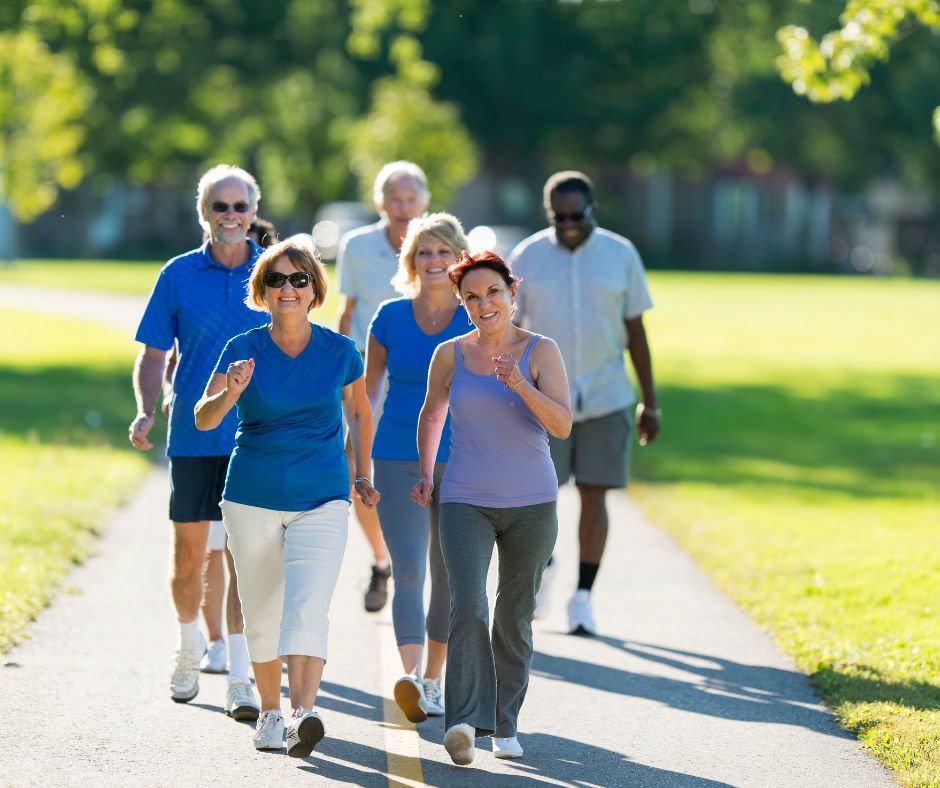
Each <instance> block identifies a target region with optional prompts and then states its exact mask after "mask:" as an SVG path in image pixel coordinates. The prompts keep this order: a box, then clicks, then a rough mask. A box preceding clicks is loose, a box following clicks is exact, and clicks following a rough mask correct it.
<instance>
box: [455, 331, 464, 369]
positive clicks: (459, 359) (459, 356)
mask: <svg viewBox="0 0 940 788" xmlns="http://www.w3.org/2000/svg"><path fill="white" fill-rule="evenodd" d="M454 365H455V366H454V371H455V372H457V371H460V372H463V370H464V365H463V353H462V352H461V350H460V338H459V337H455V338H454Z"/></svg>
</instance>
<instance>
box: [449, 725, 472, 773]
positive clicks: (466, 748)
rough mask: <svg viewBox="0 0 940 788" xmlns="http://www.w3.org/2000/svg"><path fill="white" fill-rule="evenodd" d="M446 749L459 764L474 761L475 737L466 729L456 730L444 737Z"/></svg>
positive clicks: (462, 764) (464, 764)
mask: <svg viewBox="0 0 940 788" xmlns="http://www.w3.org/2000/svg"><path fill="white" fill-rule="evenodd" d="M444 749H445V750H447V754H448V755H449V756H450V759H451V760H452V761H453V762H454V763H456V764H457V765H458V766H466V765H467V764H469V763H473V749H474V743H473V738H472V737H471V736H470V734H469V733H467V732H466V731H454V732H453V733H452V734H450V735H449V736H445V737H444Z"/></svg>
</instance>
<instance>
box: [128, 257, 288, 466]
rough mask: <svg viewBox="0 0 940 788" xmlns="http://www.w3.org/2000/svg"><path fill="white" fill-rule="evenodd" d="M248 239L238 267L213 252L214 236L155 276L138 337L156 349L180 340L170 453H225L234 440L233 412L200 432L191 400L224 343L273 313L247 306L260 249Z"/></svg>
mask: <svg viewBox="0 0 940 788" xmlns="http://www.w3.org/2000/svg"><path fill="white" fill-rule="evenodd" d="M246 243H248V244H250V245H251V258H250V259H249V260H248V262H247V263H245V264H244V265H240V266H237V267H236V268H229V267H228V266H225V265H222V264H221V263H217V262H216V261H215V260H213V259H212V257H211V255H210V254H209V243H208V241H207V242H206V243H204V244H203V245H202V246H201V247H200V248H199V249H194V250H193V251H191V252H187V253H186V254H182V255H180V256H179V257H174V258H173V259H172V260H170V262H168V263H167V264H166V265H165V266H163V269H162V270H161V271H160V274H159V276H158V277H157V282H156V284H155V285H154V287H153V292H152V293H151V294H150V300H149V301H148V302H147V308H146V310H144V316H143V317H142V318H141V321H140V326H139V327H138V329H137V335H136V337H135V338H136V340H137V341H138V342H142V343H143V344H145V345H149V346H150V347H154V348H157V349H158V350H169V349H170V348H172V347H173V340H179V358H178V359H177V363H176V372H175V376H174V379H173V390H174V392H175V394H174V397H173V405H172V407H171V408H170V426H169V431H168V434H167V447H166V453H167V455H168V456H170V457H221V456H226V457H227V456H228V455H229V454H231V452H232V448H233V447H234V446H235V427H236V426H237V424H238V420H237V418H236V416H235V414H234V413H229V414H228V415H227V416H226V417H225V418H224V419H223V420H222V423H221V424H220V425H219V426H218V427H216V428H215V429H214V430H208V431H206V432H201V431H199V430H197V429H196V420H195V418H194V417H193V408H195V407H196V403H197V402H198V401H199V400H200V399H201V398H202V394H203V392H204V391H205V390H206V383H208V382H209V377H210V376H211V375H212V370H213V369H215V367H214V364H215V362H216V359H218V357H219V353H221V352H222V348H223V347H224V346H225V343H226V342H228V340H229V339H231V338H232V337H233V336H235V335H236V334H242V333H244V332H245V331H247V330H248V329H250V328H255V327H256V326H262V325H264V324H266V323H267V322H269V320H270V317H269V316H268V315H267V314H266V313H264V312H256V311H254V310H252V309H249V308H248V307H247V306H245V294H246V293H247V285H248V277H249V276H250V275H251V269H252V267H253V266H254V264H255V260H257V258H258V255H260V254H261V252H262V249H261V247H260V246H258V245H257V244H255V243H253V242H252V241H250V240H247V239H246Z"/></svg>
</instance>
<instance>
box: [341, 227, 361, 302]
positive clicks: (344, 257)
mask: <svg viewBox="0 0 940 788" xmlns="http://www.w3.org/2000/svg"><path fill="white" fill-rule="evenodd" d="M349 240H350V237H349V236H348V235H346V236H344V238H343V240H342V241H340V244H339V251H338V252H337V253H336V278H337V280H338V281H339V291H340V293H342V294H343V295H344V296H346V297H347V298H355V297H356V281H355V268H356V266H355V264H351V263H352V261H351V260H350V259H349V257H350V254H349Z"/></svg>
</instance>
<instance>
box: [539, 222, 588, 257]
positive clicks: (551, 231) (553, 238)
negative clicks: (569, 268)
mask: <svg viewBox="0 0 940 788" xmlns="http://www.w3.org/2000/svg"><path fill="white" fill-rule="evenodd" d="M596 231H597V225H595V226H594V227H592V228H591V232H589V233H588V236H587V238H585V239H584V240H583V241H582V242H581V243H580V244H578V246H577V247H575V248H574V249H569V248H568V247H567V246H565V245H564V244H563V243H562V242H561V241H559V240H558V233H557V232H556V231H555V228H554V227H552V226H549V228H548V240H549V241H550V242H551V244H552V246H554V247H555V248H557V249H559V250H560V251H562V252H567V253H568V254H575V253H576V252H580V251H581V250H582V249H587V247H588V246H590V245H591V244H592V243H593V242H594V239H595V238H596V237H597V232H596Z"/></svg>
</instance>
